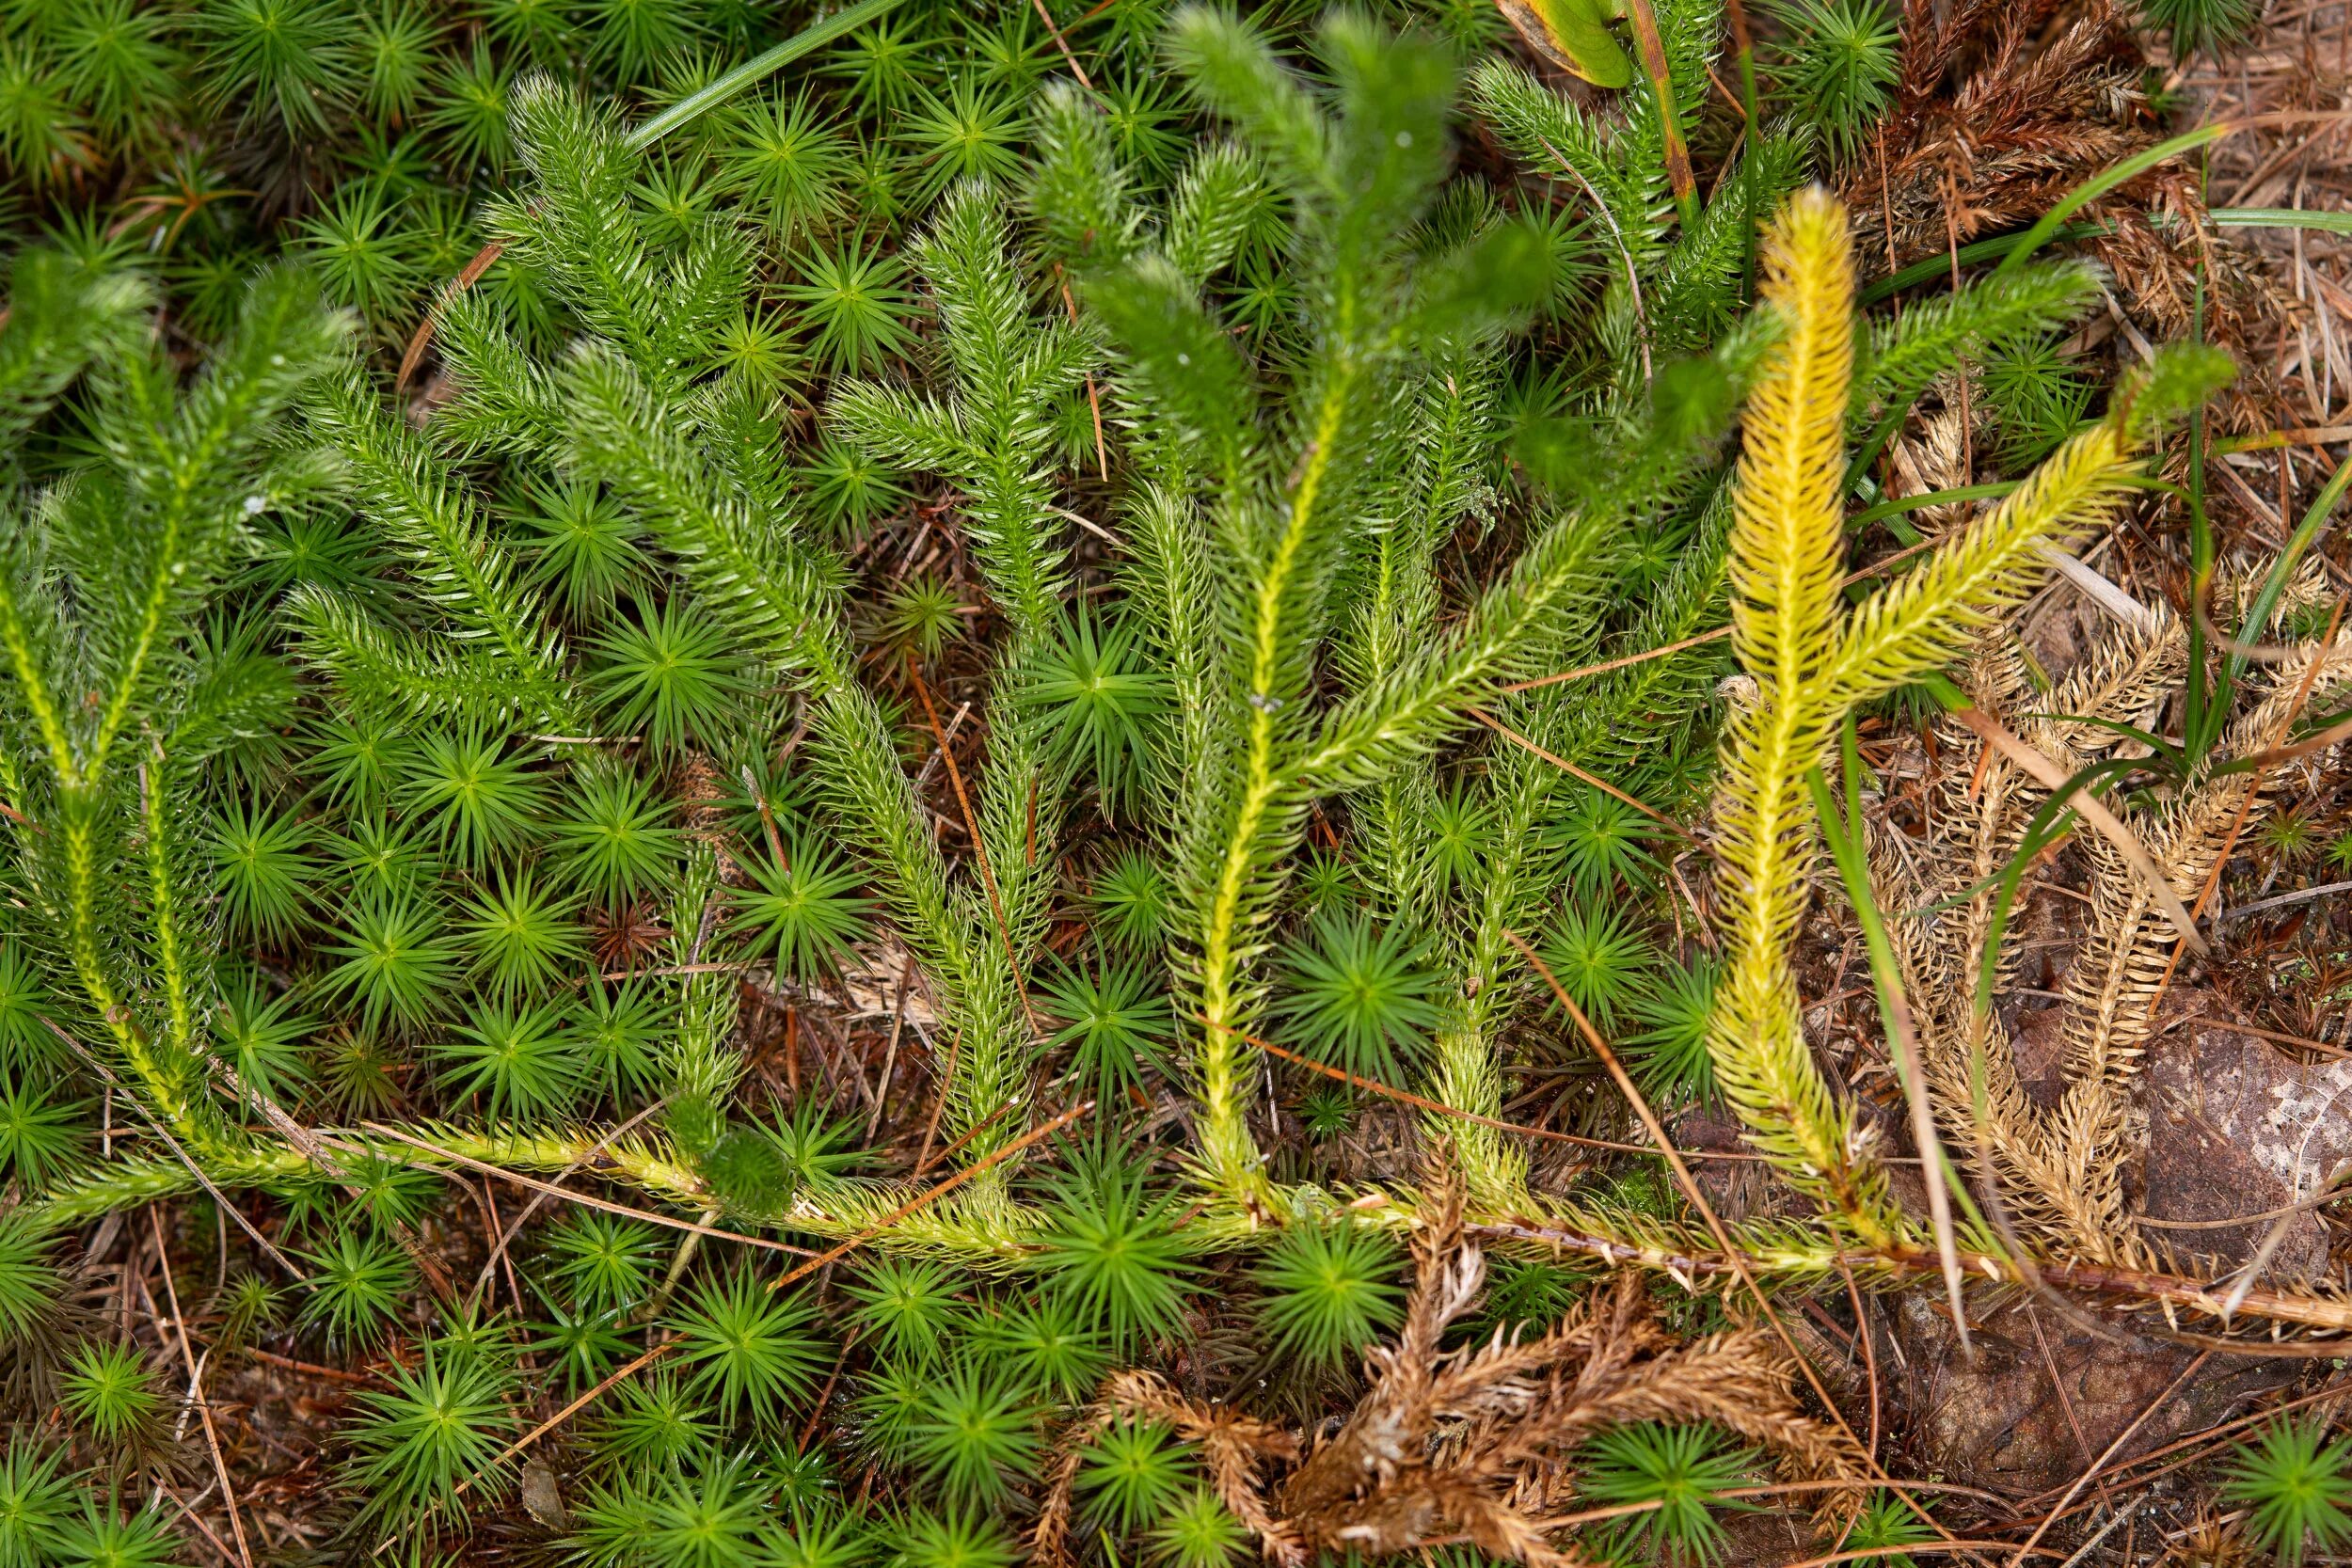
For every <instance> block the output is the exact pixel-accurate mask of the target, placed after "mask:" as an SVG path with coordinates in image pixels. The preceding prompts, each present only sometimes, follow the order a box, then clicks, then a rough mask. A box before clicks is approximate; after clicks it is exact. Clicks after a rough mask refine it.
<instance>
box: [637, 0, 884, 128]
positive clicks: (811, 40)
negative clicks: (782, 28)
mask: <svg viewBox="0 0 2352 1568" xmlns="http://www.w3.org/2000/svg"><path fill="white" fill-rule="evenodd" d="M900 4H901V0H859V4H857V5H854V6H851V7H850V8H849V9H848V10H846V11H836V12H834V14H833V15H831V16H829V17H826V18H825V19H824V20H823V21H821V22H814V23H811V24H809V25H807V26H805V27H803V28H802V29H801V30H800V31H799V32H797V33H795V34H793V35H792V36H791V37H790V38H788V39H786V40H784V41H783V42H782V43H779V44H777V45H776V46H775V47H774V48H773V49H771V50H768V51H767V52H766V53H764V54H759V55H753V56H752V57H751V58H750V59H748V60H745V61H744V62H743V63H742V64H741V65H739V66H737V67H736V68H735V69H734V70H733V71H728V72H727V73H726V74H725V75H724V76H722V77H720V78H719V79H718V80H717V81H715V82H713V83H711V84H710V85H709V86H708V87H703V88H701V89H699V90H697V91H694V92H691V93H688V94H687V95H686V96H685V97H684V98H681V99H679V100H678V101H677V102H676V103H673V104H671V105H670V106H669V107H668V108H666V109H664V110H662V111H661V112H660V114H658V115H656V116H654V117H653V118H652V119H649V120H647V121H645V123H644V124H643V125H640V126H639V127H637V129H635V130H634V131H631V132H630V133H629V134H628V136H627V137H626V138H625V145H626V146H627V147H628V150H630V151H631V152H642V151H644V150H645V149H646V148H648V147H651V146H652V145H653V144H654V143H656V142H658V141H660V139H661V138H662V137H664V136H666V135H669V134H670V133H671V132H673V131H675V130H676V129H677V128H678V127H679V126H681V125H685V124H688V123H690V122H691V121H692V120H695V119H700V118H701V117H702V116H704V115H706V114H708V113H709V112H710V111H711V110H713V109H715V108H717V107H719V106H720V105H721V104H723V103H725V102H726V101H727V100H729V99H731V98H733V97H734V96H735V95H736V94H738V93H739V92H741V91H742V90H743V89H744V88H746V87H751V86H752V85H754V84H755V83H756V82H758V81H760V80H761V79H763V78H765V77H768V76H771V75H773V74H774V73H775V72H776V71H781V70H783V69H784V68H785V67H786V66H787V65H790V64H791V63H792V62H793V61H794V60H797V59H799V58H800V57H801V56H802V55H805V54H807V53H808V52H809V51H810V50H812V49H818V48H821V47H823V46H824V45H826V44H828V43H831V42H832V41H833V40H835V39H837V38H840V37H841V36H842V35H844V34H846V33H851V32H855V31H856V30H857V29H858V28H860V27H863V26H865V25H866V24H867V23H869V22H871V21H873V20H874V19H875V18H876V17H879V16H886V15H888V14H889V13H890V12H891V11H894V10H896V9H898V6H899V5H900Z"/></svg>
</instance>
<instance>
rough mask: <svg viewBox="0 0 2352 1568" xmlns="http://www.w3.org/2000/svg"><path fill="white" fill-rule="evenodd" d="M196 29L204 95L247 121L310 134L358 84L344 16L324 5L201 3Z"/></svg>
mask: <svg viewBox="0 0 2352 1568" xmlns="http://www.w3.org/2000/svg"><path fill="white" fill-rule="evenodd" d="M196 31H197V36H198V37H199V38H200V39H202V40H203V41H204V52H203V55H201V57H200V60H199V64H200V65H201V67H202V69H203V72H204V78H205V81H206V85H207V88H208V91H209V94H210V96H211V97H212V98H213V99H214V101H215V103H219V104H221V105H224V106H239V107H240V108H241V114H242V118H244V119H246V120H247V121H248V122H250V121H254V120H258V119H262V118H263V117H264V116H267V117H271V118H274V119H276V120H277V122H278V125H279V126H280V127H281V128H282V129H283V130H284V131H285V132H286V133H287V134H288V135H301V134H302V133H304V132H307V131H316V130H317V129H319V128H320V127H321V126H323V125H324V124H325V123H326V110H327V108H328V106H330V105H333V104H336V103H340V102H342V100H344V99H345V98H346V97H347V96H349V95H350V94H351V93H352V92H353V91H354V90H355V88H357V87H358V70H359V62H358V59H357V58H356V57H355V52H354V51H353V49H352V47H351V37H350V32H349V30H348V27H347V25H346V24H345V18H344V16H343V14H342V12H341V11H340V10H339V8H337V7H335V6H333V5H331V4H327V3H326V0H204V4H203V5H202V6H201V7H200V8H199V10H198V13H197V17H196Z"/></svg>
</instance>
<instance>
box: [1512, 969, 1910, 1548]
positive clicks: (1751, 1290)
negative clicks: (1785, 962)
mask: <svg viewBox="0 0 2352 1568" xmlns="http://www.w3.org/2000/svg"><path fill="white" fill-rule="evenodd" d="M1502 935H1503V938H1504V940H1505V941H1507V942H1510V943H1511V945H1512V946H1514V947H1516V948H1518V950H1519V956H1520V957H1522V958H1525V959H1526V960H1527V961H1528V963H1529V964H1531V965H1533V966H1534V970H1535V973H1536V974H1538V975H1540V976H1542V978H1543V982H1544V984H1545V985H1546V986H1548V987H1549V988H1550V990H1551V994H1552V998H1553V1000H1555V1001H1557V1002H1558V1003H1559V1004H1560V1006H1562V1007H1564V1008H1565V1009H1566V1011H1567V1014H1568V1017H1570V1018H1571V1019H1573V1020H1575V1021H1576V1027H1577V1032H1578V1033H1579V1034H1581V1035H1582V1036H1583V1037H1584V1043H1585V1044H1587V1045H1589V1046H1591V1047H1592V1048H1593V1054H1594V1055H1596V1056H1598V1057H1599V1058H1600V1062H1601V1066H1603V1067H1605V1068H1607V1069H1609V1076H1610V1077H1611V1078H1612V1079H1613V1080H1614V1081H1615V1082H1616V1085H1617V1092H1618V1093H1619V1094H1622V1095H1624V1096H1625V1099H1626V1103H1627V1104H1629V1105H1630V1106H1632V1107H1633V1114H1634V1115H1635V1116H1636V1117H1640V1118H1641V1122H1642V1126H1643V1128H1644V1130H1645V1131H1646V1132H1648V1133H1649V1135H1650V1137H1651V1138H1652V1139H1654V1140H1655V1141H1656V1142H1657V1144H1658V1147H1659V1148H1661V1150H1663V1151H1664V1153H1665V1156H1666V1164H1667V1167H1668V1168H1669V1169H1671V1170H1672V1171H1673V1172H1674V1174H1675V1180H1676V1182H1677V1184H1679V1185H1680V1186H1681V1188H1682V1196H1685V1197H1687V1198H1689V1199H1690V1200H1691V1207H1692V1208H1693V1209H1695V1210H1697V1211H1698V1214H1699V1218H1700V1219H1701V1220H1703V1221H1704V1222H1705V1223H1706V1225H1707V1230H1708V1235H1710V1236H1712V1237H1714V1239H1715V1244H1716V1245H1717V1246H1718V1247H1721V1248H1722V1249H1723V1253H1724V1258H1725V1259H1726V1260H1728V1261H1729V1262H1730V1263H1731V1268H1732V1273H1733V1274H1734V1275H1738V1277H1739V1280H1740V1284H1742V1285H1744V1286H1746V1287H1747V1291H1748V1294H1750V1295H1751V1296H1754V1297H1755V1298H1756V1307H1758V1308H1759V1309H1760V1310H1761V1311H1762V1312H1763V1314H1764V1320H1765V1322H1767V1323H1771V1324H1772V1332H1773V1333H1774V1334H1776V1335H1778V1336H1779V1338H1780V1342H1781V1343H1782V1344H1784V1345H1786V1346H1787V1347H1788V1355H1789V1358H1790V1359H1791V1360H1792V1361H1794V1362H1795V1363H1796V1365H1797V1370H1799V1371H1801V1372H1803V1373H1804V1381H1805V1383H1806V1384H1807V1385H1808V1386H1810V1387H1811V1388H1812V1390H1813V1394H1814V1397H1815V1398H1816V1399H1818V1400H1820V1402H1821V1408H1822V1409H1824V1410H1826V1411H1828V1412H1829V1416H1830V1419H1831V1420H1834V1421H1836V1423H1837V1429H1838V1430H1839V1431H1840V1432H1843V1433H1845V1434H1846V1440H1847V1441H1848V1442H1850V1443H1851V1444H1852V1445H1853V1446H1854V1451H1855V1452H1857V1453H1860V1454H1861V1455H1862V1456H1863V1459H1864V1461H1865V1462H1866V1463H1867V1465H1868V1466H1869V1468H1870V1469H1871V1470H1872V1471H1874V1472H1875V1473H1876V1474H1877V1475H1878V1476H1879V1478H1880V1479H1881V1480H1882V1481H1885V1482H1886V1484H1887V1485H1888V1486H1889V1487H1890V1488H1892V1489H1893V1490H1894V1492H1895V1494H1896V1496H1898V1497H1902V1500H1903V1501H1904V1502H1905V1503H1908V1504H1910V1506H1911V1508H1912V1510H1913V1511H1914V1512H1915V1513H1917V1514H1918V1515H1919V1517H1921V1518H1922V1519H1926V1520H1928V1521H1929V1522H1930V1523H1933V1522H1934V1515H1933V1514H1931V1513H1928V1511H1927V1510H1926V1509H1924V1508H1921V1507H1919V1505H1918V1504H1917V1503H1915V1502H1913V1501H1912V1499H1911V1498H1910V1497H1903V1493H1902V1488H1901V1487H1900V1486H1899V1485H1898V1484H1897V1483H1896V1481H1895V1480H1894V1478H1893V1477H1891V1476H1889V1475H1887V1473H1886V1471H1885V1469H1884V1468H1883V1466H1881V1465H1880V1464H1879V1462H1878V1460H1877V1459H1876V1458H1875V1457H1874V1456H1872V1455H1871V1453H1870V1452H1869V1450H1868V1449H1866V1448H1864V1447H1863V1445H1862V1439H1861V1438H1860V1437H1858V1436H1857V1435H1855V1433H1854V1430H1853V1428H1852V1427H1851V1425H1849V1424H1848V1422H1847V1420H1846V1416H1845V1412H1843V1411H1841V1410H1839V1409H1838V1408H1837V1402H1836V1401H1835V1400H1833V1399H1831V1398H1830V1397H1829V1390H1828V1389H1827V1388H1825V1387H1823V1386H1821V1379H1820V1374H1819V1373H1818V1372H1816V1371H1815V1370H1813V1363H1812V1362H1810V1361H1808V1360H1806V1359H1805V1356H1804V1352H1803V1351H1801V1350H1799V1349H1798V1348H1797V1341H1796V1338H1795V1336H1793V1335H1791V1334H1790V1333H1789V1332H1788V1324H1787V1323H1783V1322H1782V1321H1781V1317H1780V1313H1779V1312H1778V1311H1777V1310H1775V1309H1774V1308H1773V1307H1772V1298H1771V1297H1769V1296H1767V1295H1766V1294H1765V1293H1764V1288H1763V1286H1761V1285H1759V1284H1757V1283H1756V1274H1755V1272H1754V1271H1753V1270H1751V1269H1750V1268H1749V1267H1748V1263H1747V1259H1746V1258H1744V1257H1743V1256H1741V1255H1740V1252H1739V1250H1738V1249H1737V1248H1735V1247H1734V1246H1733V1245H1732V1244H1731V1232H1730V1231H1728V1230H1726V1229H1724V1222H1723V1221H1722V1219H1721V1218H1719V1217H1718V1216H1717V1215H1716V1213H1715V1206H1714V1205H1713V1204H1711V1203H1709V1202H1708V1201H1707V1194H1706V1192H1705V1190H1704V1189H1702V1188H1701V1187H1700V1186H1699V1184H1698V1179H1697V1178H1695V1177H1693V1176H1692V1174H1691V1167H1690V1166H1689V1165H1687V1164H1683V1161H1682V1156H1681V1155H1680V1154H1679V1153H1677V1151H1676V1149H1675V1147H1674V1142H1673V1140H1672V1139H1670V1138H1668V1137H1667V1136H1666V1128H1665V1124H1664V1123H1662V1122H1661V1121H1660V1120H1659V1119H1658V1113H1657V1111H1655V1110H1654V1109H1652V1108H1651V1106H1650V1102H1649V1100H1648V1098H1647V1097H1646V1096H1645V1095H1644V1094H1643V1093H1642V1090H1641V1087H1640V1085H1636V1084H1635V1083H1634V1082H1633V1077H1632V1074H1630V1073H1629V1072H1627V1071H1626V1069H1625V1064H1624V1063H1623V1062H1620V1061H1619V1060H1617V1053H1615V1052H1614V1051H1612V1050H1611V1049H1610V1048H1609V1042H1608V1041H1607V1040H1604V1039H1602V1038H1601V1037H1600V1031H1599V1030H1597V1029H1596V1028H1594V1027H1593V1021H1592V1020H1591V1019H1588V1018H1586V1017H1585V1016H1584V1009H1583V1008H1581V1007H1580V1006H1577V1005H1576V998H1574V997H1572V996H1570V995H1569V994H1568V992H1567V990H1566V988H1565V987H1564V986H1562V985H1561V984H1560V981H1559V979H1558V978H1557V977H1556V976H1554V975H1553V974H1552V973H1551V969H1550V967H1549V965H1547V964H1546V963H1545V962H1544V960H1543V958H1542V957H1541V956H1540V955H1539V954H1537V953H1536V951H1535V949H1534V948H1533V947H1531V946H1529V945H1528V943H1527V939H1526V938H1525V937H1522V936H1520V935H1519V934H1518V932H1517V931H1510V930H1506V931H1504V932H1503V933H1502ZM1936 1528H1937V1530H1938V1532H1939V1533H1943V1534H1946V1535H1947V1539H1948V1532H1946V1531H1944V1530H1943V1527H1942V1526H1940V1525H1938V1526H1937V1527H1936Z"/></svg>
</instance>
